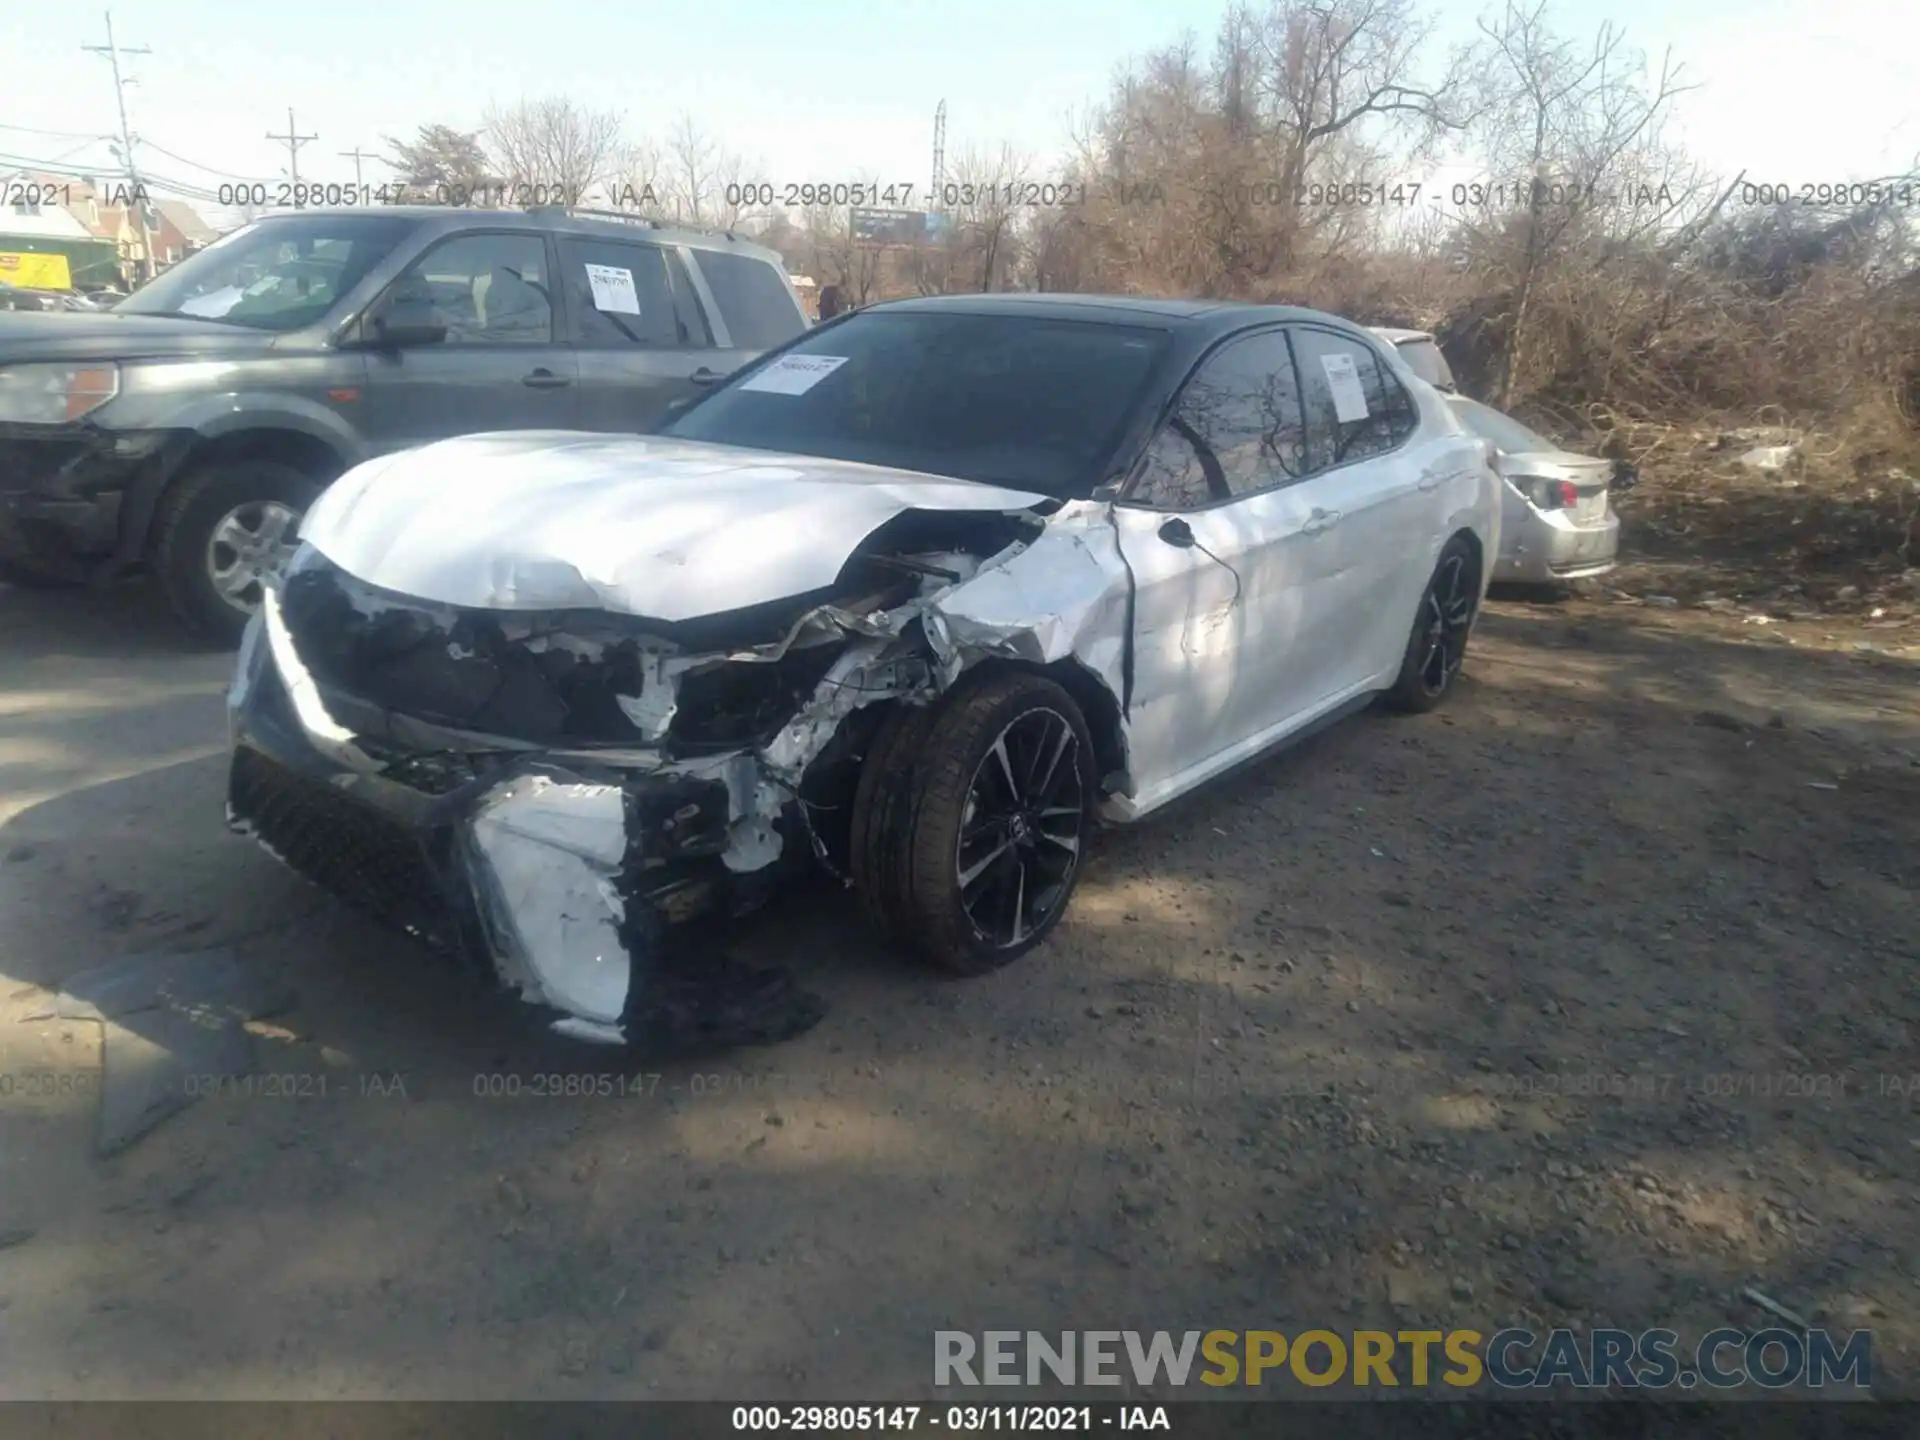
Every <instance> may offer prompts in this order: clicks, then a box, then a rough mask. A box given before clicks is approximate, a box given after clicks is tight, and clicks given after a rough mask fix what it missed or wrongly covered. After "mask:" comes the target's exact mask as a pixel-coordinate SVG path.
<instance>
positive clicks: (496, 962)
mask: <svg viewBox="0 0 1920 1440" xmlns="http://www.w3.org/2000/svg"><path fill="white" fill-rule="evenodd" d="M228 714H229V723H230V729H231V739H232V745H233V753H232V758H231V765H230V771H229V781H228V802H227V813H228V821H229V824H230V825H231V826H232V827H233V828H234V829H235V830H237V831H239V832H240V833H243V834H247V835H251V836H252V837H253V838H255V839H256V840H258V841H259V842H260V843H261V844H262V845H263V846H264V847H265V848H266V849H267V850H269V851H270V852H271V853H272V854H274V855H275V856H276V857H277V858H279V859H280V860H281V861H282V862H283V863H285V864H286V865H287V866H289V867H290V868H291V869H293V870H294V871H296V872H297V873H299V874H300V875H302V876H304V877H305V878H306V879H308V880H310V881H312V882H313V883H315V884H317V885H319V886H321V887H322V888H323V889H326V890H328V891H330V892H332V893H333V894H335V895H336V896H338V897H339V898H341V899H343V900H345V901H347V902H348V903H350V904H352V905H354V906H355V907H356V908H359V909H361V910H363V911H365V912H367V913H369V914H370V915H372V916H373V918H375V919H377V920H380V921H382V922H383V923H385V924H387V925H389V926H392V927H394V928H397V929H400V930H402V931H405V932H406V933H408V934H410V935H413V936H414V937H415V938H417V939H419V940H421V941H424V942H425V943H427V944H428V945H429V946H431V947H433V948H435V949H437V950H440V951H442V952H445V953H448V954H451V955H455V956H458V957H461V958H463V959H468V960H471V961H473V962H475V963H478V964H483V965H488V966H491V967H492V969H493V970H494V971H495V972H496V974H497V975H498V977H499V979H500V980H501V981H502V982H503V983H504V984H505V985H506V986H507V987H508V988H509V989H510V990H513V991H515V992H517V993H518V994H519V995H520V997H521V998H522V999H523V1000H525V1001H527V1002H529V1003H531V1004H534V1005H537V1006H541V1007H544V1008H546V1009H548V1010H551V1011H553V1012H554V1019H555V1028H556V1029H558V1030H561V1031H562V1032H564V1033H568V1034H572V1035H575V1036H578V1037H580V1038H585V1039H592V1040H600V1041H605V1042H609V1043H617V1042H620V1041H622V1040H623V1039H625V1038H627V1028H628V1025H629V1023H630V1021H631V1020H632V1018H633V1015H634V1013H635V1010H636V1006H638V1005H641V1004H644V1003H645V1002H646V1000H647V998H648V997H647V996H646V995H645V994H644V993H643V989H644V981H645V980H646V979H647V978H648V977H649V975H650V974H651V971H650V970H649V969H648V967H647V965H646V963H645V962H647V961H649V960H652V959H654V958H656V957H657V956H658V955H659V954H660V952H661V950H662V948H663V946H664V945H665V943H666V935H667V932H668V930H669V927H672V926H673V925H675V924H677V923H680V922H684V921H688V920H692V919H695V918H699V917H702V916H712V915H718V914H724V913H732V912H738V911H740V910H744V909H748V908H751V907H752V906H753V905H755V904H757V903H758V902H759V901H760V900H761V899H763V898H764V896H765V893H766V892H767V890H768V889H769V887H770V886H771V884H772V883H773V880H774V873H773V872H774V871H775V870H776V869H777V868H778V867H777V866H776V865H775V862H776V861H778V860H779V859H780V858H781V857H782V855H783V854H784V853H788V852H790V851H792V850H793V849H794V847H792V846H790V845H788V844H787V837H788V835H790V834H791V833H793V832H794V830H795V829H804V820H803V819H798V818H797V817H796V816H795V814H794V810H795V808H796V807H795V806H794V805H793V804H792V802H791V800H790V797H788V796H787V795H786V794H784V792H782V791H781V789H780V788H779V787H778V785H777V784H775V783H774V782H772V781H770V780H769V779H768V778H767V777H766V776H765V775H764V774H763V773H762V771H761V769H760V767H759V765H758V764H757V762H756V761H755V759H754V757H753V756H751V755H749V754H731V755H720V756H708V757H701V758H698V759H694V760H688V761H685V762H680V763H666V762H664V761H662V760H661V759H659V758H658V757H650V756H647V755H645V754H641V753H624V754H623V753H618V752H606V753H602V754H598V755H596V754H594V753H591V752H579V753H574V754H569V753H567V752H564V751H563V752H555V751H549V750H532V749H528V750H521V751H515V750H511V749H490V748H485V747H476V748H472V749H467V750H454V749H448V750H441V751H429V750H418V749H408V748H402V747H399V746H395V745H393V744H391V743H390V742H385V741H380V740H376V739H374V738H372V737H370V736H364V735H358V734H355V733H353V732H350V731H348V730H346V729H344V728H343V727H341V726H340V725H339V724H338V723H337V722H336V721H335V720H334V719H333V717H332V716H331V714H330V713H329V712H328V710H327V708H326V704H325V702H324V700H323V698H322V695H321V692H320V689H319V687H318V686H317V685H316V684H315V681H314V678H313V676H312V675H311V673H309V672H308V671H307V669H306V667H305V666H304V664H303V663H302V661H301V660H300V657H299V655H298V653H297V651H296V650H295V649H294V646H293V643H292V638H291V636H290V635H289V634H288V632H287V630H286V626H285V621H284V618H283V616H282V614H281V612H280V609H279V604H278V598H277V596H275V597H270V598H269V601H268V603H267V604H266V605H265V606H263V609H262V614H261V615H260V616H259V617H258V618H256V619H255V621H254V622H253V623H252V625H250V626H249V628H248V631H247V634H246V638H245V640H244V641H243V643H242V648H241V654H240V657H239V663H238V668H237V670H236V674H235V678H234V683H233V686H232V689H231V691H230V693H229V695H228ZM802 853H804V851H802ZM637 982H640V983H637Z"/></svg>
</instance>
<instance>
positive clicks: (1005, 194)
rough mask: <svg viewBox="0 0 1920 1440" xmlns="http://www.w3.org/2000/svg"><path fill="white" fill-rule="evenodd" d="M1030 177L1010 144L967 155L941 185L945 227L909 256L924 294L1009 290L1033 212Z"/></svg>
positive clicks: (912, 275)
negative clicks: (1026, 227)
mask: <svg viewBox="0 0 1920 1440" xmlns="http://www.w3.org/2000/svg"><path fill="white" fill-rule="evenodd" d="M1027 177H1028V166H1027V162H1026V161H1025V160H1024V159H1022V158H1021V157H1020V156H1018V155H1016V154H1015V153H1014V151H1013V150H1012V149H1010V148H1008V147H1006V146H1002V147H1001V148H1000V149H999V150H998V151H997V152H994V153H992V154H987V153H985V152H981V151H969V152H967V153H966V154H964V155H962V156H961V158H960V159H959V161H958V162H957V163H956V164H955V165H954V166H953V168H952V170H951V172H950V178H949V179H948V181H947V182H946V184H945V185H944V186H943V187H942V188H943V193H942V195H941V200H942V201H943V202H945V203H944V205H943V208H942V210H941V211H940V214H941V215H942V217H943V219H944V222H945V223H944V224H943V225H942V227H941V228H940V230H939V231H938V232H936V233H934V234H931V235H929V236H928V237H927V240H926V243H924V244H923V245H921V246H919V247H917V248H916V249H914V250H913V251H912V252H911V253H910V255H909V258H908V267H907V268H908V270H909V273H910V278H911V281H912V283H913V285H914V288H915V289H917V290H918V291H919V292H920V293H921V294H923V295H945V294H951V293H953V292H956V291H990V290H998V289H1004V288H1005V287H1006V285H1007V284H1008V283H1009V282H1010V280H1011V279H1012V278H1013V276H1014V274H1015V271H1016V269H1017V267H1018V265H1019V262H1020V258H1021V248H1022V247H1021V240H1022V233H1021V232H1022V229H1023V225H1024V222H1026V221H1027V220H1028V219H1029V218H1030V217H1031V216H1032V214H1033V209H1032V207H1031V206H1030V205H1029V204H1028V200H1029V195H1028V179H1027Z"/></svg>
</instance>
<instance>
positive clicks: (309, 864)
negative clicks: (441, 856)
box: [229, 749, 459, 952]
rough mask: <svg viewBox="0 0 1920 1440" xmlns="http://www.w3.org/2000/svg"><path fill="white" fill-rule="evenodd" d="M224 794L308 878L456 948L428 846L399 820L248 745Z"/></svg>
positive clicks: (383, 918) (379, 916) (420, 934)
mask: <svg viewBox="0 0 1920 1440" xmlns="http://www.w3.org/2000/svg"><path fill="white" fill-rule="evenodd" d="M229 793H230V800H231V804H232V807H233V813H234V815H235V817H236V818H238V819H241V820H244V821H246V822H247V823H248V824H250V825H251V826H252V827H253V830H254V833H255V834H256V835H257V836H258V837H259V839H260V840H261V842H262V843H263V844H265V845H266V846H267V848H268V849H270V850H271V851H273V853H274V854H276V855H278V856H279V857H280V858H281V859H282V860H284V861H285V862H286V863H287V864H288V865H289V866H291V867H292V868H293V869H294V870H295V871H297V872H298V873H299V874H301V875H302V876H304V877H305V878H306V879H308V880H311V881H312V882H313V883H314V884H316V885H318V886H320V888H321V889H323V890H327V891H329V892H331V893H332V894H334V895H336V896H338V897H339V898H340V899H342V900H344V901H346V902H347V903H348V904H350V905H352V906H354V907H355V908H356V909H359V910H363V911H365V912H366V913H367V914H369V915H371V916H372V917H373V918H374V919H376V920H379V921H381V922H382V923H383V924H387V925H391V926H394V927H395V928H397V929H400V930H404V931H406V932H407V933H409V934H412V935H414V936H416V937H418V938H419V939H421V940H424V941H426V942H427V943H428V944H430V945H433V946H434V947H436V948H438V949H441V950H446V951H448V952H457V951H458V949H459V928H458V926H457V925H456V923H455V921H454V917H453V915H452V914H451V912H450V911H449V909H448V906H447V903H446V898H445V895H444V893H443V892H442V890H441V888H440V885H439V882H438V881H437V880H436V878H435V876H434V872H433V869H432V867H431V866H430V865H429V864H428V863H427V857H426V852H425V851H424V850H423V849H422V847H421V844H420V842H419V841H418V840H417V839H416V838H415V837H414V836H413V835H412V834H410V833H409V832H408V831H407V830H405V829H404V828H402V827H401V826H400V825H398V824H397V823H395V822H394V821H392V820H389V819H388V818H387V817H386V816H384V815H381V814H379V813H378V812H376V811H373V810H370V809H368V808H367V807H366V806H364V805H360V804H357V803H355V802H354V801H352V800H349V799H348V798H347V797H346V796H344V795H342V794H340V793H339V792H338V791H336V790H334V789H333V788H332V787H330V786H328V785H324V784H321V783H320V782H318V781H315V780H309V779H307V778H306V777H305V776H303V775H297V774H295V773H293V772H292V771H290V770H288V769H286V768H284V767H283V766H281V765H278V764H276V763H275V762H274V761H272V760H270V759H268V758H267V757H266V756H264V755H261V754H259V753H258V752H256V751H253V750H246V749H242V750H238V751H236V752H235V753H234V757H233V771H232V775H231V780H230V792H229Z"/></svg>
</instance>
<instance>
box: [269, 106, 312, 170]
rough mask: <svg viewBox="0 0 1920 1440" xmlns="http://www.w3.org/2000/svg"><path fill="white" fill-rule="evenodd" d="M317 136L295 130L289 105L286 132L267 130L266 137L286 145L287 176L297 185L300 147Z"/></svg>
mask: <svg viewBox="0 0 1920 1440" xmlns="http://www.w3.org/2000/svg"><path fill="white" fill-rule="evenodd" d="M319 138H320V137H319V136H318V135H301V134H298V133H296V132H295V130H294V128H293V107H292V106H291V105H289V106H288V107H287V133H286V134H284V135H276V134H274V133H273V132H272V131H271V130H269V131H268V132H267V139H269V140H278V141H280V142H281V143H282V144H283V145H285V146H286V147H287V178H288V179H289V180H291V181H292V182H293V183H294V184H296V185H298V184H299V183H300V147H301V146H302V145H304V144H306V143H307V142H308V141H309V140H318V139H319Z"/></svg>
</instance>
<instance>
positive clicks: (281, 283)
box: [0, 207, 807, 640]
mask: <svg viewBox="0 0 1920 1440" xmlns="http://www.w3.org/2000/svg"><path fill="white" fill-rule="evenodd" d="M806 324H807V322H806V317H805V313H804V312H803V311H802V309H801V307H800V302H799V300H798V299H797V297H796V296H795V294H794V291H793V287H792V285H791V284H790V283H789V282H788V280H787V275H786V270H785V268H784V267H783V265H782V264H781V261H780V257H779V256H778V255H776V254H775V253H774V252H773V251H771V250H767V249H764V248H762V247H760V246H758V245H753V244H749V243H747V242H746V241H743V240H739V239H736V238H735V237H734V236H732V235H731V234H709V233H701V232H691V231H680V230H671V229H663V228H659V227H656V226H653V225H650V224H647V223H645V222H640V221H634V220H628V219H623V218H621V217H617V216H615V217H610V218H605V219H601V218H595V217H593V216H591V215H587V214H583V213H581V212H555V211H507V212H482V211H472V210H446V209H431V208H408V207H394V208H391V209H383V210H351V211H337V210H335V211H318V210H316V211H307V212H304V213H300V214H289V215H280V216H274V217H270V218H268V219H263V220H260V221H257V222H255V223H254V224H252V225H248V226H246V227H244V228H243V229H240V230H237V231H235V232H234V233H233V234H231V235H228V236H227V237H225V238H224V239H222V240H220V241H219V242H218V243H216V244H214V245H212V246H210V247H208V248H207V249H205V250H203V251H201V252H200V253H199V254H197V255H195V256H193V257H192V258H190V259H188V260H186V261H184V262H183V263H181V264H180V265H178V266H176V267H174V268H173V269H171V270H169V271H167V272H166V273H165V274H163V275H161V276H159V277H158V278H157V279H155V280H153V281H152V282H151V283H149V284H147V285H145V286H143V287H142V288H141V289H140V290H138V291H137V292H135V293H134V294H133V295H131V296H129V297H128V298H127V299H125V300H123V301H121V302H120V303H119V304H118V305H117V306H115V307H114V309H112V310H111V311H107V312H103V313H99V314H82V313H64V314H4V315H0V581H4V582H9V583H12V584H15V585H30V586H52V585H62V584H76V583H87V582H97V581H104V580H110V579H113V578H115V577H118V576H120V575H123V574H125V573H127V572H128V571H131V570H134V569H136V568H140V567H142V566H144V567H146V568H147V569H149V570H151V571H152V572H153V574H154V575H155V576H157V578H158V579H159V581H160V583H161V584H162V586H163V587H164V588H165V590H166V593H167V596H168V598H169V599H170V600H171V602H172V604H173V606H174V608H175V609H176V610H177V611H179V613H180V614H181V616H182V617H183V618H185V619H186V620H187V621H188V622H189V623H190V624H192V625H194V626H195V627H196V628H198V629H200V630H202V631H204V632H206V633H209V634H211V635H214V636H217V637H221V638H225V639H229V640H232V639H237V638H238V636H239V634H240V631H241V629H242V628H243V626H244V625H245V622H246V618H247V616H248V614H250V613H251V611H252V609H253V607H254V605H255V604H256V603H257V601H258V597H259V589H260V582H261V579H262V578H263V577H264V576H266V575H268V574H270V573H273V572H275V571H276V570H277V568H278V567H279V566H280V565H281V564H283V563H284V561H285V559H286V558H287V557H288V556H289V555H290V554H291V553H292V549H293V544H292V540H293V535H294V532H295V530H296V529H297V527H298V525H299V521H300V516H301V514H302V513H303V512H304V511H305V509H306V507H307V506H308V505H309V504H310V503H311V502H312V500H313V499H314V497H315V496H316V495H317V494H318V493H319V492H320V490H321V489H322V488H324V487H325V485H326V484H327V483H328V482H329V481H331V480H333V479H335V478H336V477H337V476H339V475H340V474H341V473H342V472H343V471H345V470H347V469H348V468H350V467H351V466H353V465H356V464H358V463H359V462H361V461H363V460H367V459H370V458H372V457H374V456H377V455H381V454H384V453H386V452H389V451H393V450H399V449H403V448H405V447H408V446H412V445H419V444H423V443H425V442H428V441H432V440H439V439H443V438H446V437H448V436H453V435H461V434H467V433H470V432H473V431H480V430H599V431H627V432H632V431H645V430H649V429H652V428H653V427H654V426H655V425H656V424H658V423H659V422H660V421H661V420H662V419H663V418H665V416H666V414H667V413H668V411H669V410H670V409H672V408H676V402H679V401H682V400H684V399H686V398H688V397H691V396H693V395H695V394H697V393H699V391H700V390H701V389H702V388H703V387H705V386H708V385H711V384H713V383H714V382H715V381H717V380H719V379H721V378H722V377H724V376H725V375H727V374H728V373H730V372H731V371H733V370H735V369H737V368H739V367H740V366H741V365H744V364H746V363H747V362H748V361H750V360H752V359H753V358H754V357H756V356H757V355H759V354H760V352H761V351H763V350H765V349H768V348H770V347H772V346H774V345H778V344H780V343H782V342H784V341H786V340H788V339H790V338H791V337H793V336H794V335H797V334H799V333H800V331H801V330H803V329H805V328H806Z"/></svg>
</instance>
